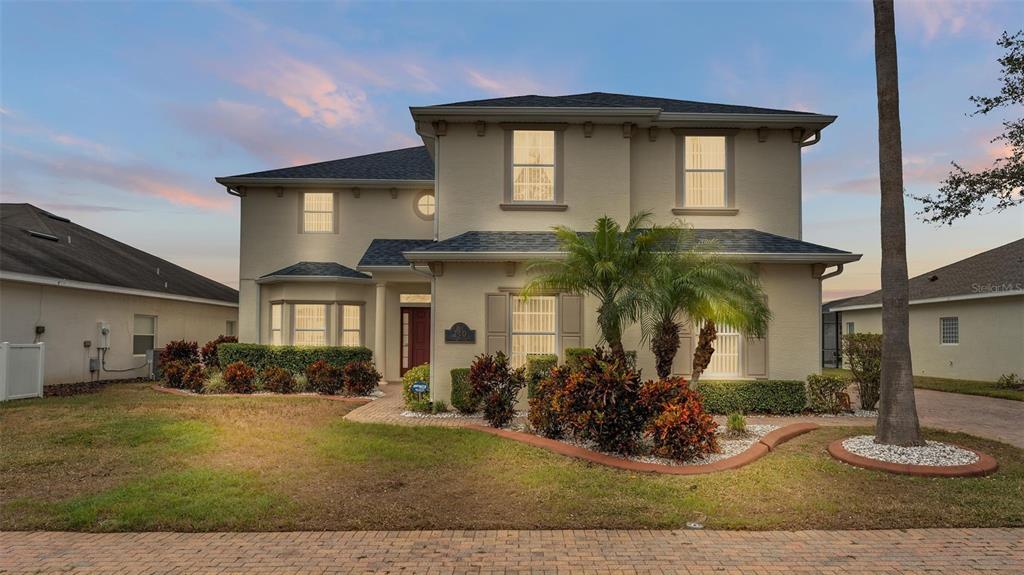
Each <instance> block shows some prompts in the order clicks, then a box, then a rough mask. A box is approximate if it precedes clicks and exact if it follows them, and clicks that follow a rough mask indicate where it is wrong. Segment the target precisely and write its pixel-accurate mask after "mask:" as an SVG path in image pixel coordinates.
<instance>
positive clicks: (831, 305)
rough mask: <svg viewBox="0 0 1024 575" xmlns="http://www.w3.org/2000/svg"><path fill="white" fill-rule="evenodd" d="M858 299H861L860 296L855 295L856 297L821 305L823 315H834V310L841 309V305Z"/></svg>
mask: <svg viewBox="0 0 1024 575" xmlns="http://www.w3.org/2000/svg"><path fill="white" fill-rule="evenodd" d="M858 297H860V296H856V295H854V296H850V297H844V298H840V299H834V300H832V301H827V302H825V303H823V304H821V313H823V314H824V313H832V311H833V308H837V307H840V306H841V305H843V304H845V303H846V302H848V301H850V300H851V299H857V298H858Z"/></svg>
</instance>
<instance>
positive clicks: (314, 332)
mask: <svg viewBox="0 0 1024 575" xmlns="http://www.w3.org/2000/svg"><path fill="white" fill-rule="evenodd" d="M292 307H293V308H294V310H295V324H294V329H293V330H292V343H294V344H295V345H327V306H326V305H324V304H322V303H298V304H295V305H294V306H292Z"/></svg>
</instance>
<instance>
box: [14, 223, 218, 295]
mask: <svg viewBox="0 0 1024 575" xmlns="http://www.w3.org/2000/svg"><path fill="white" fill-rule="evenodd" d="M29 232H33V233H35V234H36V235H32V234H30V233H29ZM0 270H3V271H5V272H14V273H23V274H29V275H35V276H44V277H48V278H57V279H64V280H72V281H79V282H87V283H94V284H102V285H107V286H116V287H122V288H130V289H139V290H147V291H153V292H161V293H165V294H173V295H179V296H188V297H196V298H203V299H211V300H219V301H225V302H231V303H238V292H237V291H236V290H233V289H231V288H229V287H228V286H226V285H224V284H221V283H218V282H215V281H213V280H211V279H209V278H206V277H203V276H201V275H199V274H197V273H194V272H191V271H189V270H187V269H185V268H183V267H181V266H178V265H175V264H172V263H171V262H169V261H167V260H164V259H161V258H158V257H156V256H154V255H152V254H148V253H146V252H144V251H142V250H138V249H135V248H133V247H131V246H129V245H127V244H123V243H121V242H119V241H117V240H114V239H111V238H108V237H107V236H104V235H101V234H98V233H96V232H94V231H92V230H90V229H88V228H85V227H82V226H80V225H78V224H75V223H73V222H71V221H70V220H68V219H67V218H62V217H60V216H55V215H53V214H51V213H49V212H47V211H45V210H41V209H39V208H37V207H35V206H33V205H31V204H0ZM157 270H159V273H158V271H157Z"/></svg>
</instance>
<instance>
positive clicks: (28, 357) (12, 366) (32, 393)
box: [0, 342, 43, 401]
mask: <svg viewBox="0 0 1024 575" xmlns="http://www.w3.org/2000/svg"><path fill="white" fill-rule="evenodd" d="M42 396H43V344H42V343H7V342H3V343H0V401H6V400H8V399H22V398H26V397H42Z"/></svg>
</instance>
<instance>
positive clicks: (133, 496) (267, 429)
mask: <svg viewBox="0 0 1024 575" xmlns="http://www.w3.org/2000/svg"><path fill="white" fill-rule="evenodd" d="M349 409H351V406H349V405H347V404H345V403H342V402H334V401H322V400H318V399H316V398H299V397H293V398H268V397H261V398H188V397H177V396H171V395H165V394H160V393H156V392H153V391H152V390H150V389H148V387H146V386H145V385H136V384H124V385H112V386H108V387H107V388H105V389H104V390H103V391H101V392H100V393H97V394H93V395H87V396H78V397H71V398H47V399H41V400H25V401H19V402H12V403H9V404H4V405H3V406H2V407H0V435H2V437H3V442H2V443H0V476H2V477H3V478H4V481H2V482H0V501H3V506H2V508H0V529H3V530H34V529H49V530H58V529H59V530H79V531H161V530H170V531H215V530H228V531H250V530H253V531H263V530H333V529H516V528H523V529H531V528H549V529H557V528H579V529H586V528H675V527H680V526H682V525H684V524H685V523H686V522H687V521H691V520H694V519H702V520H703V521H704V523H705V524H706V525H707V526H708V527H711V528H727V529H835V528H845V529H850V528H910V527H938V526H948V527H966V526H991V527H994V526H1024V450H1021V449H1017V448H1014V447H1011V446H1008V445H1005V444H1001V443H997V442H993V441H987V440H983V439H978V438H974V437H970V436H967V435H961V434H949V433H942V432H935V431H929V432H928V433H927V435H928V436H929V437H931V438H935V439H941V440H947V441H954V442H957V443H960V444H963V445H966V446H969V447H974V448H978V449H981V450H984V451H986V452H988V453H990V454H992V455H993V456H995V457H996V458H997V459H999V461H1000V464H1001V468H1000V471H999V472H997V473H996V474H994V475H992V476H990V477H988V478H981V479H925V478H914V477H903V476H894V475H888V474H882V473H878V472H872V471H866V470H861V469H855V468H852V467H848V466H846V465H843V464H840V463H838V462H836V461H834V460H833V459H831V458H830V457H829V456H828V455H827V454H826V453H825V446H826V445H827V444H828V442H829V441H830V440H832V439H835V438H838V437H844V436H849V435H853V434H859V433H867V432H869V429H867V428H827V429H822V430H819V431H815V432H813V433H810V434H808V435H804V436H801V437H799V438H797V439H795V440H793V441H791V442H789V443H786V444H785V445H783V446H781V447H780V448H779V449H778V450H777V451H776V452H775V453H773V454H771V455H770V456H768V457H765V458H763V459H761V460H759V461H757V462H755V463H753V464H752V465H749V466H747V467H744V468H741V469H739V470H735V471H729V472H725V473H719V474H713V475H704V476H692V477H675V476H665V475H653V474H644V473H630V472H626V471H621V470H616V469H610V468H606V467H602V466H597V465H593V464H588V463H584V462H580V461H577V460H573V459H568V458H565V457H562V456H558V455H555V454H552V453H550V452H547V451H543V450H539V449H535V448H531V447H529V446H526V445H523V444H520V443H517V442H511V441H507V440H503V439H500V438H497V437H493V436H490V435H486V434H482V433H477V432H473V431H470V430H462V429H450V428H447V429H444V428H422V427H417V428H414V427H396V426H387V425H367V424H359V423H354V422H349V421H346V420H344V419H342V416H343V415H344V414H345V413H346V412H347V411H348V410H349Z"/></svg>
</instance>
